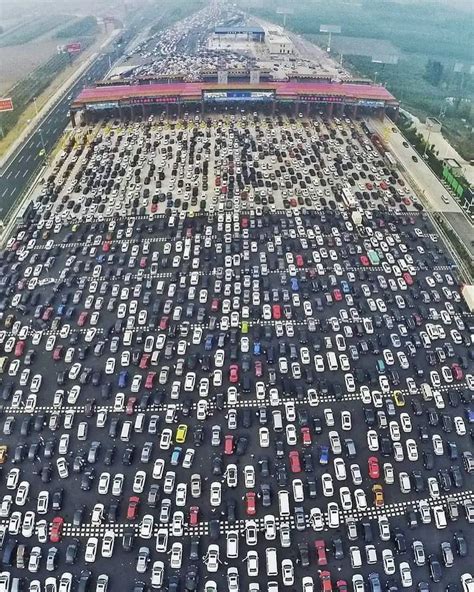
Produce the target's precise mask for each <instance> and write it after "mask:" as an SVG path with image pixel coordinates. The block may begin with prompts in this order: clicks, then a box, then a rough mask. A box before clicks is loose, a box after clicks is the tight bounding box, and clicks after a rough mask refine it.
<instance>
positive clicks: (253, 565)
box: [245, 551, 258, 577]
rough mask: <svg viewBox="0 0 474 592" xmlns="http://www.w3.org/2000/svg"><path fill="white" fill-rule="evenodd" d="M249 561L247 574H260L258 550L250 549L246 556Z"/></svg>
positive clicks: (252, 575)
mask: <svg viewBox="0 0 474 592" xmlns="http://www.w3.org/2000/svg"><path fill="white" fill-rule="evenodd" d="M245 560H246V561H247V574H248V575H249V577H257V576H258V553H257V551H248V552H247V557H246V558H245Z"/></svg>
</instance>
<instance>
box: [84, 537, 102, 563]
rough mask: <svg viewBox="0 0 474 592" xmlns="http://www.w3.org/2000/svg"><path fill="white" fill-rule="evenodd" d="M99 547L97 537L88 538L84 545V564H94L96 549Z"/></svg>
mask: <svg viewBox="0 0 474 592" xmlns="http://www.w3.org/2000/svg"><path fill="white" fill-rule="evenodd" d="M98 545H99V539H98V538H97V537H89V539H88V540H87V544H86V551H85V554H84V560H85V562H86V563H94V561H95V556H96V555H97V547H98Z"/></svg>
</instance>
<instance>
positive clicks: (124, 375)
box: [118, 370, 128, 388]
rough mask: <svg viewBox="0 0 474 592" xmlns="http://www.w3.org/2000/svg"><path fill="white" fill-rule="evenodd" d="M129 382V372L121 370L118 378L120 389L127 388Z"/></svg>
mask: <svg viewBox="0 0 474 592" xmlns="http://www.w3.org/2000/svg"><path fill="white" fill-rule="evenodd" d="M127 381H128V370H121V371H120V374H119V377H118V385H119V388H125V387H126V386H127Z"/></svg>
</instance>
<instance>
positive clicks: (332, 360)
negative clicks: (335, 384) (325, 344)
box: [326, 352, 338, 371]
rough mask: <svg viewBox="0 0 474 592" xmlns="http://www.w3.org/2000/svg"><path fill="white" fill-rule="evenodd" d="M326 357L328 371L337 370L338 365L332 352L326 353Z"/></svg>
mask: <svg viewBox="0 0 474 592" xmlns="http://www.w3.org/2000/svg"><path fill="white" fill-rule="evenodd" d="M326 357H327V359H328V366H329V370H333V371H334V370H337V368H338V364H337V356H336V354H335V353H334V352H327V353H326Z"/></svg>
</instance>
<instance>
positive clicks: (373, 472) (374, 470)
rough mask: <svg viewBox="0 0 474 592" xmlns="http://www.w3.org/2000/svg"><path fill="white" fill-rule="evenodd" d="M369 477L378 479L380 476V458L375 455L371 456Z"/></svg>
mask: <svg viewBox="0 0 474 592" xmlns="http://www.w3.org/2000/svg"><path fill="white" fill-rule="evenodd" d="M368 464H369V477H370V478H371V479H378V478H379V477H380V467H379V461H378V458H377V457H375V456H369V460H368Z"/></svg>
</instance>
